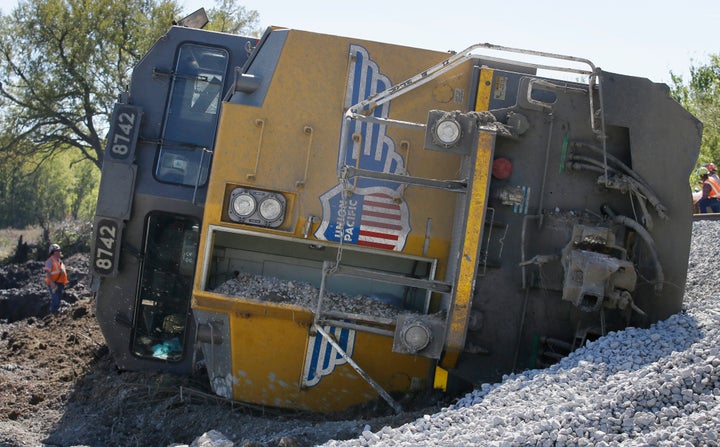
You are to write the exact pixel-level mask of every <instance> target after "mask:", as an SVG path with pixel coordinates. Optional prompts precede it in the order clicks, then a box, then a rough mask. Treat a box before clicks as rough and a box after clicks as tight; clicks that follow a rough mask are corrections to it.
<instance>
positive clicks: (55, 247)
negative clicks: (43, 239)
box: [49, 244, 60, 254]
mask: <svg viewBox="0 0 720 447" xmlns="http://www.w3.org/2000/svg"><path fill="white" fill-rule="evenodd" d="M56 251H60V246H59V245H58V244H50V250H49V252H50V254H53V253H55V252H56Z"/></svg>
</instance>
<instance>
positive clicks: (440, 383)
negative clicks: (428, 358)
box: [433, 366, 448, 391]
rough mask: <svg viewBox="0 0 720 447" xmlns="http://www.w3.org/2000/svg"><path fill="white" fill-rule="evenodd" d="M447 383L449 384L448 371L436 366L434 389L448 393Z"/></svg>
mask: <svg viewBox="0 0 720 447" xmlns="http://www.w3.org/2000/svg"><path fill="white" fill-rule="evenodd" d="M447 382H448V371H447V369H444V368H441V367H439V366H436V367H435V381H434V383H433V388H435V389H436V390H443V391H447Z"/></svg>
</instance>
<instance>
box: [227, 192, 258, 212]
mask: <svg viewBox="0 0 720 447" xmlns="http://www.w3.org/2000/svg"><path fill="white" fill-rule="evenodd" d="M232 207H233V211H235V214H237V215H238V216H240V217H248V216H252V214H253V213H254V212H255V208H257V205H256V203H255V199H253V196H251V195H250V194H248V193H242V194H238V195H237V196H235V198H234V199H233V201H232Z"/></svg>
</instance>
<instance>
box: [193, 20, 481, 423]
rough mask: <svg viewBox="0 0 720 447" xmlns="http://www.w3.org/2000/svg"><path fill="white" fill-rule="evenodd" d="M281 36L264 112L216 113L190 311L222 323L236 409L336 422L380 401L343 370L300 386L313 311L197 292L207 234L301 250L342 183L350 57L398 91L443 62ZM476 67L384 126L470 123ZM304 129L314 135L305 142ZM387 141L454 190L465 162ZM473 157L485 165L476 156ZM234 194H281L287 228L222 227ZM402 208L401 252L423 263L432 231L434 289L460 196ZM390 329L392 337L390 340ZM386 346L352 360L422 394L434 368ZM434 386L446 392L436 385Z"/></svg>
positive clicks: (442, 82) (396, 135)
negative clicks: (289, 411)
mask: <svg viewBox="0 0 720 447" xmlns="http://www.w3.org/2000/svg"><path fill="white" fill-rule="evenodd" d="M278 32H282V33H287V39H286V42H285V45H284V48H283V50H282V53H281V55H280V58H279V60H278V62H277V67H276V70H275V72H274V74H273V77H272V79H271V80H270V86H269V89H268V91H267V95H266V96H265V100H264V102H263V103H262V104H261V105H260V106H259V107H254V106H253V107H251V106H245V105H241V104H235V103H223V105H222V109H221V117H220V122H219V127H218V136H217V140H216V147H215V153H214V155H213V166H212V171H211V174H210V183H209V186H208V194H207V198H206V204H205V212H204V217H203V231H202V232H201V240H200V247H201V250H200V252H199V254H198V263H199V265H200V266H205V267H206V268H198V269H197V274H196V280H195V284H196V286H195V287H196V288H195V290H194V298H193V308H195V309H202V310H207V311H211V312H221V313H225V314H227V315H228V317H229V320H230V328H231V338H232V341H231V348H230V349H231V357H232V358H231V362H232V368H233V375H234V378H235V380H236V383H235V386H234V389H233V397H234V398H235V399H237V400H240V401H246V402H253V403H257V404H263V405H270V406H278V407H287V408H299V409H308V410H313V411H322V412H329V411H336V410H340V409H344V408H347V407H348V406H352V405H356V404H360V403H364V402H367V401H369V400H372V399H377V398H378V395H377V393H376V392H375V391H374V390H373V389H372V388H371V387H370V385H368V384H367V383H366V382H365V381H364V380H363V379H362V378H361V377H360V376H359V375H358V374H357V373H356V372H355V371H354V370H353V369H352V368H351V367H350V366H349V365H347V364H344V365H340V366H338V367H337V368H336V370H335V371H334V372H333V373H332V374H330V375H328V376H326V377H324V378H323V379H322V380H321V381H320V382H319V383H318V384H317V385H315V386H313V387H310V388H303V387H302V386H301V377H302V373H303V367H304V364H305V356H306V353H307V347H308V340H309V337H310V335H311V334H310V327H311V323H312V319H313V318H312V313H311V310H308V309H303V308H299V307H293V306H288V305H278V304H274V303H263V302H260V301H256V300H253V299H252V297H249V298H247V299H246V298H240V297H232V298H231V297H226V296H222V295H218V294H214V293H211V292H209V291H207V290H200V289H199V285H200V284H204V283H205V281H204V280H203V278H202V275H203V274H204V273H205V272H207V270H208V269H209V268H210V267H208V266H210V265H211V264H212V253H211V252H206V251H205V250H204V249H203V247H208V246H209V247H211V248H212V246H213V243H212V241H208V240H207V238H208V237H211V236H209V231H208V226H210V225H215V226H224V227H228V228H237V229H242V230H245V231H254V232H257V233H258V234H266V235H282V236H283V237H294V238H302V232H303V229H304V227H305V223H306V219H307V216H310V215H312V216H321V215H322V212H323V210H322V207H321V202H320V200H319V197H320V195H322V194H323V193H325V192H326V191H328V190H329V189H331V188H333V187H334V186H335V185H336V184H337V183H338V179H337V177H336V165H337V153H338V146H339V139H340V129H341V123H342V116H343V112H344V106H345V105H344V99H345V90H346V80H347V78H348V73H347V69H348V63H349V61H348V50H349V47H350V45H351V44H356V45H361V46H363V47H364V48H366V49H367V50H368V52H369V54H370V56H371V58H372V60H373V62H375V63H377V64H378V66H379V67H380V70H381V72H382V74H384V75H385V76H388V77H389V78H390V79H391V80H392V82H395V83H397V82H400V81H403V80H405V79H407V78H409V77H410V76H413V75H415V74H417V73H419V72H421V71H423V70H425V69H427V68H429V67H430V66H432V65H434V64H435V63H437V62H439V61H441V60H443V59H445V58H447V54H446V53H440V52H431V51H427V50H419V49H414V48H407V47H401V46H395V45H388V44H381V43H377V42H371V41H358V40H354V39H348V38H344V37H336V36H327V35H320V34H314V33H308V32H302V31H295V30H283V31H278ZM471 65H472V64H470V63H469V62H468V63H466V64H464V65H462V66H460V67H458V68H455V69H453V70H451V71H450V72H448V73H447V74H445V75H444V76H443V77H442V78H441V79H438V80H436V81H431V82H429V83H428V84H426V85H423V86H421V87H418V88H417V89H416V90H415V91H413V92H411V93H410V94H408V95H406V96H403V97H400V98H398V99H396V100H394V101H393V102H392V104H391V108H390V118H394V119H399V120H403V121H414V122H419V123H424V122H425V121H426V119H427V112H428V110H431V109H441V110H448V111H450V110H461V111H467V110H466V108H467V107H466V105H465V103H466V102H467V98H466V96H467V95H468V92H467V89H468V86H469V85H470V79H471V76H472V70H471ZM450 93H453V95H452V96H451V95H450ZM456 93H462V94H461V95H460V96H463V94H464V95H465V96H463V98H464V99H463V101H464V102H463V103H456V102H454V100H453V99H452V98H454V97H455V94H456ZM259 123H260V125H259ZM308 128H312V131H311V132H308V130H307V129H308ZM388 136H389V137H390V138H391V139H392V141H393V142H394V144H395V150H396V151H397V153H398V154H400V155H402V156H403V157H406V158H407V159H410V160H412V163H411V164H410V166H409V169H410V173H411V174H412V175H413V176H418V177H426V178H435V179H456V178H457V173H458V172H459V170H460V163H461V157H460V156H459V155H456V154H451V153H444V152H438V151H428V150H425V149H424V148H423V146H424V138H425V133H424V131H423V130H421V129H408V128H401V127H389V128H388ZM401 142H403V148H402V149H401V148H400V144H401ZM480 152H482V153H483V154H484V151H483V150H481V151H480ZM490 152H491V151H490ZM487 163H488V160H487V159H486V158H483V157H482V156H481V157H479V160H478V164H479V165H480V166H481V167H482V168H483V169H484V172H485V174H486V173H487V172H486V171H487ZM483 169H481V171H482V170H483ZM300 180H304V182H303V183H302V184H301V185H299V184H298V181H300ZM486 184H487V178H484V177H477V176H476V178H474V179H473V185H475V186H474V188H476V190H481V189H480V188H483V189H482V190H483V191H484V190H486V186H487V185H486ZM236 186H242V187H248V188H259V189H266V190H270V191H278V192H282V193H283V194H285V195H286V197H287V198H288V213H287V217H286V219H285V221H284V222H283V224H282V226H281V227H279V228H277V229H272V230H270V229H263V228H258V227H251V226H247V225H240V224H235V223H232V222H229V221H228V219H227V218H225V219H223V216H224V215H226V214H227V212H226V209H227V197H228V195H229V192H228V191H230V190H231V189H232V188H233V187H236ZM404 198H405V200H406V201H407V203H408V204H409V207H410V226H411V228H412V231H411V233H410V234H409V235H408V237H407V240H406V244H405V248H404V250H403V252H404V253H406V254H409V255H415V256H422V255H423V249H424V246H425V228H426V223H427V221H428V219H431V220H432V230H431V234H430V244H429V246H428V252H427V256H429V257H433V258H436V259H437V260H438V265H437V270H438V274H437V276H436V278H438V279H443V278H444V275H445V272H446V270H447V261H448V256H449V252H450V241H451V239H452V234H451V233H452V222H453V214H454V212H455V202H456V198H457V194H456V193H453V192H447V191H441V190H437V189H429V188H421V187H409V188H407V189H406V190H405V192H404ZM483 206H484V201H480V202H478V203H477V204H474V206H473V207H472V209H471V211H472V213H473V214H472V217H473V221H472V222H469V223H468V225H469V226H468V230H469V231H468V234H471V235H475V237H477V234H479V232H475V231H476V230H477V229H478V228H479V229H482V228H481V226H482V223H481V222H482V217H483V215H482V208H483ZM478 208H479V209H478ZM316 227H317V224H314V225H313V227H312V231H311V232H310V237H309V240H306V241H305V242H308V243H310V242H312V241H313V238H314V236H313V232H314V230H315V229H316ZM209 242H210V243H209ZM469 243H470V241H466V244H469ZM477 243H479V240H476V241H475V244H476V246H477ZM468 247H469V248H471V247H470V246H469V245H468ZM474 256H475V253H473V257H474ZM468 262H469V261H468ZM466 264H467V263H466ZM467 265H468V266H469V264H467ZM468 269H469V267H466V268H465V269H464V270H463V271H462V274H461V278H462V280H463V281H465V280H466V279H467V278H469V276H470V275H471V273H472V272H471V271H470V270H468ZM471 283H472V280H471V279H467V284H464V285H463V287H464V288H463V290H462V291H461V301H460V302H459V303H458V305H457V306H456V307H455V309H454V316H453V318H454V320H453V325H454V326H453V327H455V326H457V327H458V328H459V327H460V326H459V325H460V324H461V323H462V318H463V317H462V315H463V314H461V311H462V306H467V300H468V299H469V298H470V294H471V292H469V290H471V289H472V287H471ZM465 288H467V290H465ZM466 295H467V296H466ZM386 329H388V330H391V331H392V330H393V329H394V328H393V327H388V328H386ZM455 330H459V329H455ZM456 335H458V336H459V335H460V334H456ZM457 338H458V337H457V336H456V337H454V338H453V343H452V344H451V345H450V346H451V348H452V349H456V348H458V347H459V348H461V347H462V346H461V344H460V345H458V341H457V340H456V339H457ZM392 344H393V339H392V337H387V336H381V335H376V334H370V333H363V332H357V333H356V341H355V350H354V354H353V356H352V358H353V360H354V361H355V362H357V363H358V364H359V365H360V367H361V368H362V369H363V370H364V371H365V372H366V373H367V374H368V375H370V376H371V377H372V378H373V379H374V380H375V381H376V382H378V384H379V385H380V386H382V387H383V388H384V389H385V390H386V391H388V392H391V393H392V392H405V391H409V389H410V386H411V384H412V385H418V384H419V383H421V382H425V384H426V386H429V384H430V382H431V380H432V378H433V373H434V368H433V366H434V361H432V360H429V359H426V358H423V357H416V356H411V355H400V354H395V353H393V352H392ZM440 380H443V379H442V373H441V376H440ZM446 380H447V379H446V378H445V379H444V381H445V382H446Z"/></svg>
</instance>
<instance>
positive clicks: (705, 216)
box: [693, 213, 720, 220]
mask: <svg viewBox="0 0 720 447" xmlns="http://www.w3.org/2000/svg"><path fill="white" fill-rule="evenodd" d="M693 220H720V213H701V214H693Z"/></svg>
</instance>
